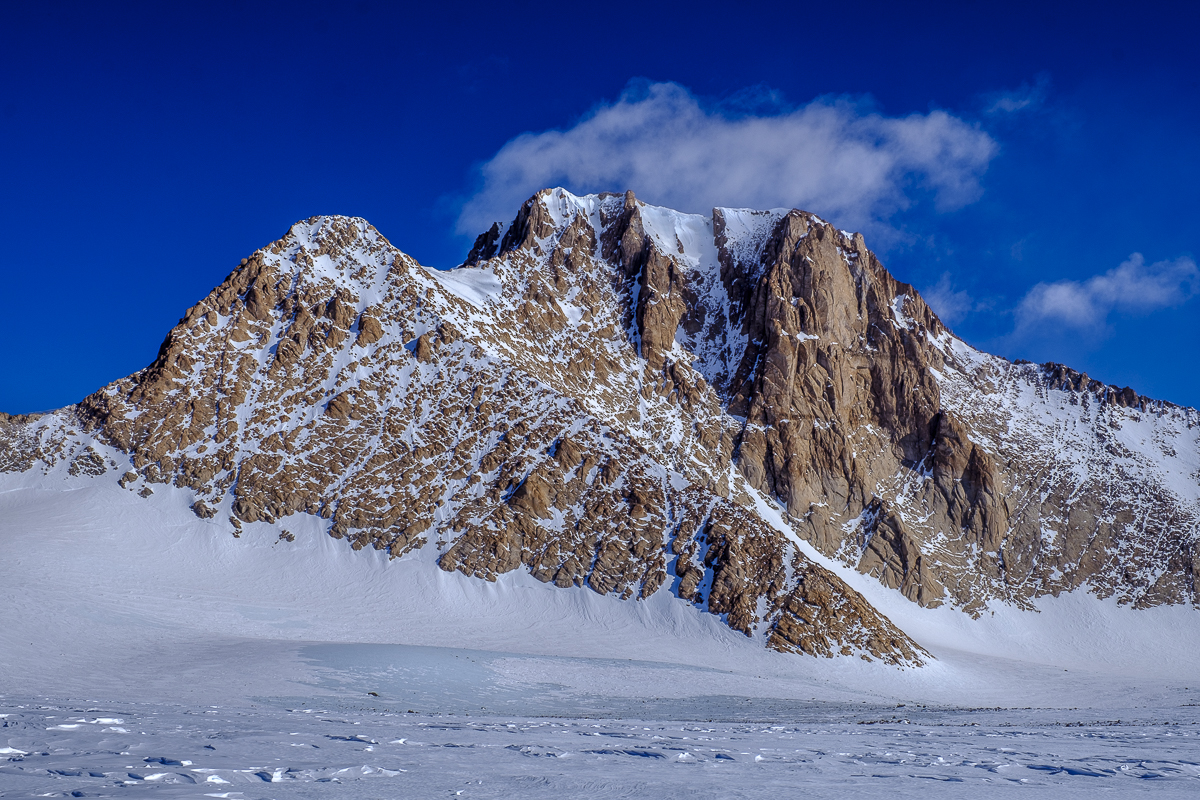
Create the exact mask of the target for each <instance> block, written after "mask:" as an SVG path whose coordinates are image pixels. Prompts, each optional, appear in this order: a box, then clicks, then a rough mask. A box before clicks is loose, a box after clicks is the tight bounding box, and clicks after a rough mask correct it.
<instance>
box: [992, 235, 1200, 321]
mask: <svg viewBox="0 0 1200 800" xmlns="http://www.w3.org/2000/svg"><path fill="white" fill-rule="evenodd" d="M1197 294H1200V270H1198V269H1197V267H1196V262H1195V261H1193V260H1192V259H1191V258H1188V257H1186V256H1185V257H1180V258H1176V259H1174V260H1172V261H1157V262H1155V263H1153V264H1147V263H1146V260H1145V258H1144V257H1143V256H1142V254H1141V253H1134V254H1133V255H1131V256H1130V257H1129V258H1128V259H1126V260H1125V261H1124V262H1122V263H1121V265H1120V266H1118V267H1116V268H1114V269H1110V270H1109V271H1108V272H1105V273H1104V274H1103V275H1096V276H1094V277H1091V278H1088V279H1087V280H1085V281H1056V282H1054V283H1039V284H1037V285H1036V286H1034V287H1033V288H1032V289H1030V290H1029V292H1028V293H1027V294H1026V295H1025V297H1024V299H1022V300H1021V303H1020V305H1019V306H1018V307H1017V309H1016V328H1015V330H1014V335H1015V336H1017V337H1024V336H1029V335H1032V334H1034V333H1035V332H1039V331H1043V330H1045V329H1046V328H1048V327H1056V328H1069V329H1073V330H1076V331H1079V332H1083V333H1088V334H1091V335H1093V336H1101V335H1103V334H1104V333H1105V332H1106V329H1107V324H1108V320H1109V318H1110V316H1111V315H1112V314H1114V313H1116V314H1120V313H1125V314H1146V313H1150V312H1152V311H1157V310H1160V309H1165V308H1174V307H1176V306H1180V305H1182V304H1184V303H1186V302H1187V301H1189V300H1191V299H1192V298H1193V297H1195V296H1196V295H1197Z"/></svg>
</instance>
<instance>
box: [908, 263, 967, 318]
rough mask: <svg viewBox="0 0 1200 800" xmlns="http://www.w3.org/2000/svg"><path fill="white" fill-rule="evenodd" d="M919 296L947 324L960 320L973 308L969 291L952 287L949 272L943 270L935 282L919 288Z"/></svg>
mask: <svg viewBox="0 0 1200 800" xmlns="http://www.w3.org/2000/svg"><path fill="white" fill-rule="evenodd" d="M921 296H922V297H923V298H925V302H926V303H928V304H929V307H930V308H932V309H933V311H934V313H935V314H937V315H938V317H939V318H940V319H941V320H942V322H944V323H946V324H947V325H955V324H957V323H959V322H962V321H963V320H964V319H966V317H967V314H969V313H971V312H972V311H974V310H975V301H974V300H973V299H972V298H971V295H970V293H968V292H967V291H966V290H965V289H956V288H954V281H953V279H952V277H951V275H950V273H949V272H943V273H942V277H941V278H939V279H938V282H937V283H935V284H934V285H933V286H927V287H926V288H924V289H923V290H921Z"/></svg>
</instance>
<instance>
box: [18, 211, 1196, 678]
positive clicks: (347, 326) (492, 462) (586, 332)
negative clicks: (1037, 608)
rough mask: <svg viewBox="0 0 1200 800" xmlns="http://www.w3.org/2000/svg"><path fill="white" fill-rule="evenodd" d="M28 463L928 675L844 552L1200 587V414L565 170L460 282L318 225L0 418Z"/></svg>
mask: <svg viewBox="0 0 1200 800" xmlns="http://www.w3.org/2000/svg"><path fill="white" fill-rule="evenodd" d="M30 476H36V477H38V480H39V481H42V480H43V479H44V481H43V483H44V482H45V481H50V482H52V481H54V480H56V479H58V478H61V477H70V479H71V481H72V482H73V483H72V485H75V484H77V483H78V482H79V481H80V480H88V481H95V482H107V483H115V482H117V481H120V484H121V485H122V486H123V487H125V488H127V489H128V490H129V491H131V492H137V493H139V494H142V495H143V496H145V497H149V496H150V495H152V494H153V493H154V491H155V489H156V487H161V486H162V485H163V484H171V485H172V486H173V487H176V488H177V489H183V490H186V491H188V492H190V493H191V495H192V496H193V497H194V503H193V504H192V510H193V511H194V513H195V514H196V515H197V516H199V517H200V518H202V519H205V520H208V522H209V524H211V525H213V526H217V527H219V528H221V529H223V530H225V531H228V533H229V534H230V535H231V536H234V537H236V536H239V534H240V532H241V531H242V530H243V528H244V526H246V525H250V524H255V523H260V524H268V525H274V526H276V527H278V529H279V536H280V544H281V545H286V543H287V542H288V541H289V540H291V539H292V538H294V537H293V535H292V533H291V532H290V531H289V530H288V527H289V525H290V526H292V528H296V526H297V524H299V523H300V519H299V518H297V517H296V515H305V516H304V521H303V524H304V525H311V524H312V523H313V521H315V520H320V525H322V526H323V527H325V528H326V529H327V530H328V532H329V533H330V534H331V535H332V536H333V537H334V538H336V539H341V540H344V541H345V542H346V545H345V546H347V547H349V548H353V549H354V550H361V549H363V548H366V547H372V548H374V549H375V550H379V551H386V552H387V553H388V554H389V555H390V556H392V557H393V558H396V559H409V560H412V559H419V558H424V559H428V560H430V561H433V560H436V563H437V565H438V566H440V567H441V569H443V570H446V571H459V572H462V573H464V574H466V575H470V576H475V577H477V578H479V579H481V580H489V581H494V580H496V579H497V576H499V575H502V574H505V573H510V572H513V571H514V570H526V571H528V572H529V573H530V574H531V575H532V576H533V577H534V578H536V579H538V580H540V581H542V582H545V583H553V584H554V585H556V586H560V587H573V586H576V587H578V586H586V587H588V588H590V589H592V590H594V591H595V592H597V593H600V594H604V595H614V596H617V597H620V598H623V599H626V600H628V601H629V602H638V601H639V600H640V599H645V598H648V597H650V596H651V595H658V596H661V595H663V594H666V595H670V596H675V597H677V598H678V600H677V601H676V602H678V603H683V604H687V603H692V604H698V605H699V606H700V607H702V608H704V609H707V610H708V611H710V612H712V613H713V614H716V615H719V616H720V617H721V618H722V619H723V620H724V621H725V622H726V623H727V624H728V625H729V626H730V627H732V628H734V629H736V630H739V631H742V632H744V633H746V634H748V635H751V636H755V637H759V638H761V640H762V641H763V642H764V643H765V644H766V645H768V646H770V647H772V648H775V649H779V650H785V651H796V652H804V653H810V654H814V655H835V654H842V655H850V654H858V655H861V656H863V657H864V658H868V659H871V658H874V659H881V660H884V661H886V662H889V663H894V664H901V665H908V664H913V665H915V664H920V663H922V662H924V661H925V660H927V659H928V655H927V653H926V652H925V651H924V650H923V649H922V647H921V646H920V645H919V644H918V643H917V642H915V641H914V640H913V639H911V638H910V637H909V636H908V635H906V634H905V633H904V632H902V631H901V630H900V629H899V628H898V627H897V626H896V625H893V624H892V622H890V621H889V619H888V618H887V617H886V616H885V615H884V614H882V613H880V612H879V611H878V610H877V609H876V608H875V607H874V606H873V605H872V604H871V603H870V602H868V601H867V600H866V599H865V598H864V596H863V595H862V594H860V593H859V592H857V591H855V590H854V589H853V588H851V587H850V586H849V585H848V584H847V583H846V581H844V580H843V579H842V578H840V577H839V576H838V574H837V573H838V572H839V571H843V570H844V568H845V567H850V568H853V569H856V570H857V571H859V572H861V573H865V574H868V575H873V576H876V577H877V578H878V579H879V580H880V581H881V582H882V583H883V584H884V585H886V586H888V587H891V588H893V589H895V590H896V591H897V592H899V593H901V594H902V595H903V596H904V597H905V598H907V599H908V600H909V601H912V602H914V603H917V604H920V605H923V606H937V605H943V604H945V605H950V606H952V607H958V608H961V609H963V610H965V611H967V612H969V613H973V614H977V613H980V612H983V611H984V610H985V609H986V608H987V607H988V606H989V605H993V604H996V603H1005V604H1010V605H1014V606H1018V607H1022V608H1029V607H1032V602H1033V601H1034V600H1035V599H1036V598H1038V597H1040V596H1043V595H1046V594H1059V593H1060V592H1064V591H1072V590H1076V589H1082V590H1084V591H1087V592H1091V593H1094V594H1096V595H1099V596H1100V597H1110V596H1115V597H1116V598H1117V599H1118V600H1119V601H1120V602H1122V603H1129V604H1132V605H1134V606H1135V607H1144V606H1152V605H1163V604H1184V603H1186V604H1193V605H1195V604H1200V413H1198V412H1197V411H1195V410H1193V409H1185V408H1179V407H1175V406H1172V405H1170V404H1167V403H1162V402H1157V401H1152V400H1149V399H1147V398H1144V397H1140V396H1137V395H1136V394H1135V393H1134V392H1133V391H1132V390H1129V389H1125V390H1117V389H1116V388H1114V387H1110V386H1104V385H1101V384H1099V383H1097V382H1095V381H1090V380H1088V378H1087V376H1085V375H1079V374H1078V373H1075V372H1073V371H1071V370H1069V369H1067V368H1066V367H1062V366H1060V365H1042V366H1037V365H1033V364H1013V363H1010V362H1008V361H1005V360H1004V359H1000V358H996V357H993V356H989V355H986V354H984V353H980V352H979V351H976V350H974V349H973V348H971V347H969V346H968V345H966V344H965V343H964V342H962V341H961V340H959V339H957V338H956V337H955V336H954V335H953V334H952V333H951V332H950V331H949V330H947V329H946V328H945V326H944V325H942V323H941V322H940V321H939V320H938V318H937V317H936V315H935V314H934V313H933V312H932V311H931V310H930V309H929V308H928V307H927V306H926V304H925V303H924V301H923V300H922V299H921V298H920V296H919V295H918V294H917V292H915V291H914V290H913V289H912V287H910V286H907V285H905V284H902V283H900V282H898V281H896V280H895V279H894V278H893V277H892V276H891V275H890V274H889V273H888V272H887V271H886V270H885V269H884V268H883V266H882V265H881V264H880V263H879V261H878V260H877V259H876V258H875V256H874V255H873V254H872V253H871V252H870V251H869V250H867V248H866V245H865V242H864V241H863V238H862V236H861V235H859V234H851V233H848V232H845V231H840V230H837V229H835V228H834V227H833V226H831V225H829V224H828V223H825V222H824V221H822V220H821V219H819V218H818V217H816V216H814V215H812V214H809V213H806V212H802V211H794V210H793V211H788V210H772V211H748V210H736V209H720V208H718V209H714V210H713V214H712V216H711V217H705V216H699V215H689V214H681V213H678V212H675V211H671V210H669V209H663V208H656V207H653V206H648V205H645V204H643V203H641V202H639V201H637V200H636V199H635V198H634V197H633V195H632V193H627V194H625V195H612V194H602V195H589V196H586V197H576V196H574V195H571V194H570V193H568V192H565V191H563V190H561V189H554V190H545V191H542V192H539V193H538V194H537V195H536V196H534V197H533V198H531V199H530V200H529V201H527V202H526V203H525V204H524V205H523V206H522V208H521V209H520V211H519V213H518V214H517V216H516V218H515V219H514V220H513V221H512V222H511V223H509V224H507V225H504V224H497V225H496V226H494V227H493V228H492V229H491V230H490V231H488V232H487V233H485V234H483V235H482V236H480V237H479V240H478V241H477V242H476V245H475V247H474V249H473V250H472V252H471V255H470V256H469V257H468V260H467V262H466V263H465V264H464V265H463V266H461V267H459V268H457V269H454V270H449V271H438V270H434V269H429V268H426V267H423V266H421V265H419V264H417V263H416V262H415V261H413V260H412V259H411V258H409V257H408V256H406V255H405V254H404V253H402V252H401V251H399V250H397V249H396V248H395V247H393V246H392V245H391V244H390V243H389V242H388V241H387V240H386V239H385V238H384V237H383V236H382V235H381V234H379V232H378V231H376V230H375V229H374V228H373V227H371V226H370V225H369V224H368V223H366V222H365V221H363V220H360V219H353V218H346V217H314V218H311V219H309V220H306V221H304V222H300V223H297V224H296V225H294V226H293V227H292V229H291V230H290V231H289V232H288V233H287V235H286V236H285V237H284V238H282V239H280V240H279V241H277V242H275V243H273V244H271V245H269V246H268V247H266V248H264V249H262V250H259V251H257V252H255V253H254V254H253V255H251V256H250V257H249V258H247V259H244V260H243V262H242V263H241V265H240V266H239V267H238V268H237V269H235V270H234V271H233V273H231V274H230V276H229V277H228V278H227V279H226V280H225V281H224V282H223V283H222V284H221V285H220V286H218V287H217V288H216V289H214V290H213V291H212V292H211V293H210V294H209V296H208V297H206V298H205V299H204V300H202V301H201V302H199V303H198V304H197V305H195V306H194V307H192V308H191V309H189V310H188V312H187V314H186V315H185V316H184V318H183V319H182V320H181V321H180V324H179V325H178V326H177V327H176V328H175V329H174V330H172V331H171V332H170V334H169V335H168V336H167V339H166V341H164V343H163V346H162V349H161V351H160V353H159V356H158V358H157V360H156V361H155V362H154V363H153V364H152V365H151V366H149V367H148V368H146V369H145V370H142V371H141V372H139V373H137V374H135V375H132V376H130V377H128V378H125V379H123V380H120V381H117V382H115V383H113V384H110V385H109V386H107V387H104V388H103V389H101V390H99V391H98V392H96V393H95V394H93V395H91V396H89V397H88V398H86V399H85V400H83V401H82V402H81V403H80V404H78V405H76V406H72V407H69V408H64V409H61V410H59V411H56V412H53V413H50V414H46V415H42V416H37V417H28V416H26V417H14V416H3V417H0V488H2V487H3V485H4V483H5V481H9V482H10V483H13V484H14V485H15V483H16V482H24V483H28V481H29V480H30ZM46 485H50V484H46Z"/></svg>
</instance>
